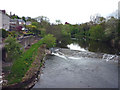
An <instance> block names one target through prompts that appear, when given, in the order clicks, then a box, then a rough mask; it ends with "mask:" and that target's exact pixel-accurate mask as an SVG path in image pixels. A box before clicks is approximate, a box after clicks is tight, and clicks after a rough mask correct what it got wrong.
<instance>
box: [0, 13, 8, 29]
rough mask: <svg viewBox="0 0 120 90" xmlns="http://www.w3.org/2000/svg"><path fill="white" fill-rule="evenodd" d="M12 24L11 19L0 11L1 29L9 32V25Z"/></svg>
mask: <svg viewBox="0 0 120 90" xmlns="http://www.w3.org/2000/svg"><path fill="white" fill-rule="evenodd" d="M9 23H10V18H9V17H8V16H7V15H6V14H3V13H2V12H1V11H0V29H2V28H3V29H6V30H9V27H10V25H9Z"/></svg>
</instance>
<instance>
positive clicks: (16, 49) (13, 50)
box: [5, 36, 22, 61]
mask: <svg viewBox="0 0 120 90" xmlns="http://www.w3.org/2000/svg"><path fill="white" fill-rule="evenodd" d="M5 43H6V45H5V49H6V51H7V61H13V60H15V59H16V58H17V57H19V55H21V54H22V49H21V48H22V46H21V45H20V44H19V43H18V42H17V40H16V39H15V38H13V37H11V36H9V37H7V39H6V40H5Z"/></svg>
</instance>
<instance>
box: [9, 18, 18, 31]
mask: <svg viewBox="0 0 120 90" xmlns="http://www.w3.org/2000/svg"><path fill="white" fill-rule="evenodd" d="M18 26H19V22H18V20H17V19H10V31H12V30H16V27H18Z"/></svg>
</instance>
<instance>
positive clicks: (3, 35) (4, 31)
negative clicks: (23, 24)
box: [1, 29, 8, 38]
mask: <svg viewBox="0 0 120 90" xmlns="http://www.w3.org/2000/svg"><path fill="white" fill-rule="evenodd" d="M1 30H2V38H6V37H7V36H8V31H6V30H5V29H1Z"/></svg>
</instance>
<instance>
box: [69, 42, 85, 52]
mask: <svg viewBox="0 0 120 90" xmlns="http://www.w3.org/2000/svg"><path fill="white" fill-rule="evenodd" d="M67 47H68V48H69V49H70V50H78V51H86V50H85V49H84V48H81V47H80V46H79V45H78V44H76V43H74V44H73V43H72V44H70V45H67Z"/></svg>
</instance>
